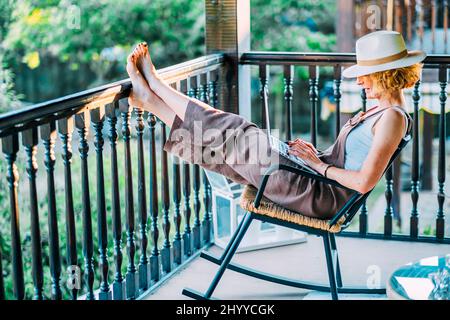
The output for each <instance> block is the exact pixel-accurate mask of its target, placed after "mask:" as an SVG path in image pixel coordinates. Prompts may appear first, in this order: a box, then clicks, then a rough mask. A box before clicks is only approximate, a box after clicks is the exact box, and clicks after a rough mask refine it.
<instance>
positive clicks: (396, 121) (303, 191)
mask: <svg viewBox="0 0 450 320" xmlns="http://www.w3.org/2000/svg"><path fill="white" fill-rule="evenodd" d="M356 58H357V64H356V65H354V66H351V67H349V68H347V69H345V70H344V73H343V75H344V77H349V78H357V83H358V85H360V86H362V87H363V88H364V89H365V91H366V96H367V98H368V99H376V100H378V105H377V106H375V107H373V108H371V109H369V110H367V112H360V113H358V114H357V115H356V116H354V117H353V118H352V119H350V120H349V121H348V122H347V123H346V124H345V125H344V126H343V127H342V129H341V131H340V133H339V136H338V138H337V139H336V141H335V142H334V144H333V145H332V146H330V147H329V148H328V149H327V150H325V151H324V152H319V151H317V150H316V149H315V148H314V146H313V145H312V144H310V143H308V142H306V141H304V140H301V139H296V140H294V141H290V142H289V146H290V150H289V152H290V153H292V154H294V155H296V156H298V157H300V158H302V159H303V160H304V161H306V162H307V164H308V165H309V166H310V167H311V168H313V169H314V170H316V171H317V172H319V173H320V174H322V175H324V176H326V177H328V178H330V179H333V180H336V181H337V182H339V183H340V184H342V185H344V186H346V187H348V188H350V189H353V190H356V191H358V192H360V193H366V192H367V191H369V190H371V189H372V188H373V187H374V186H375V185H376V183H377V182H378V181H379V179H380V178H381V176H382V174H383V172H384V169H385V168H386V166H387V164H388V162H389V160H390V158H391V156H392V154H393V153H394V151H395V150H396V148H397V147H398V145H399V143H400V141H401V139H402V138H403V137H404V136H405V135H406V134H407V133H408V132H409V130H410V128H408V124H409V123H410V121H408V120H410V116H409V115H408V114H407V113H406V112H405V110H404V106H405V97H404V95H403V89H405V88H410V87H412V86H413V85H414V84H415V83H416V82H417V81H418V80H419V78H420V73H421V67H422V64H421V63H420V62H421V61H422V60H423V59H424V58H425V53H424V52H421V51H410V52H408V51H407V50H406V47H405V43H404V40H403V38H402V36H401V35H400V34H399V33H397V32H391V31H377V32H373V33H370V34H368V35H366V36H364V37H362V38H360V39H358V41H357V42H356ZM127 72H128V74H129V75H130V78H131V81H132V85H133V89H132V92H131V94H130V98H129V100H130V104H131V105H133V106H135V107H139V108H144V109H145V110H147V111H149V112H151V113H153V114H154V115H156V116H157V117H158V118H159V119H160V120H161V121H163V122H164V123H165V124H166V125H168V126H169V127H171V132H170V134H169V139H168V141H167V142H166V144H165V146H164V148H165V150H166V151H168V152H171V153H173V154H175V155H177V156H179V157H181V158H183V159H185V160H187V161H190V162H194V163H198V164H199V165H201V166H203V167H205V168H207V169H209V170H213V171H215V172H218V173H221V174H223V175H225V176H227V177H228V178H230V179H232V180H234V181H236V182H238V183H242V184H251V185H254V186H256V187H258V186H259V182H260V181H261V177H262V173H263V172H264V169H265V168H266V167H267V165H266V164H255V163H254V162H249V161H247V162H244V163H242V162H239V161H236V159H237V158H238V157H239V155H244V157H245V159H248V158H249V157H250V158H251V156H252V155H254V154H256V155H257V156H256V158H259V157H260V155H261V148H262V154H264V153H267V154H271V155H273V152H272V151H271V150H270V147H268V146H267V145H264V144H261V143H259V144H258V148H259V150H256V149H258V148H256V144H251V143H250V144H248V143H247V144H245V143H243V141H246V140H245V139H246V138H248V137H250V138H256V137H261V136H265V133H264V132H263V130H261V129H259V128H258V127H257V126H256V125H255V124H253V123H251V122H249V121H247V120H245V119H244V118H242V117H240V116H238V115H236V114H232V113H227V112H223V111H219V110H216V109H214V108H212V107H210V106H208V105H207V104H205V103H203V102H201V101H199V100H197V99H194V98H190V97H187V96H185V95H183V94H181V93H180V92H178V91H176V90H174V89H173V88H172V87H170V86H169V85H167V84H166V83H165V82H164V81H163V80H161V78H160V77H159V76H158V73H157V71H156V69H155V67H154V65H153V63H152V61H151V58H150V54H149V51H148V48H147V45H146V44H145V43H142V44H139V45H138V46H137V47H136V48H135V50H134V51H133V53H132V54H131V55H130V56H129V57H128V61H127ZM196 131H197V133H196ZM230 131H231V133H230ZM199 132H200V135H201V136H200V137H198V133H199ZM255 141H259V142H260V141H267V140H265V139H262V140H255ZM258 152H259V153H258ZM217 153H219V154H220V157H219V158H220V159H221V160H222V161H204V155H205V154H209V155H210V156H211V157H214V156H216V155H217ZM224 159H225V160H224ZM229 159H232V160H231V161H229ZM210 160H211V159H210ZM279 162H280V163H285V164H289V165H292V163H290V161H289V160H287V159H285V158H280V159H279ZM264 195H265V196H266V197H267V198H269V199H270V200H272V201H274V202H276V203H278V204H280V205H282V206H284V207H285V208H287V209H290V210H292V211H295V212H298V213H300V214H303V215H305V216H310V217H314V218H319V219H329V218H331V217H332V216H333V215H334V214H335V213H336V212H337V210H339V209H340V208H341V207H342V205H343V204H344V203H345V202H346V201H347V200H348V198H349V197H350V195H351V192H349V191H346V190H343V189H341V188H337V187H333V186H330V185H327V184H324V183H322V182H318V181H316V180H313V179H309V178H307V177H304V176H300V175H296V174H293V173H290V172H286V171H277V172H276V173H274V174H273V175H272V176H271V178H270V180H269V183H268V185H267V187H266V189H265V192H264Z"/></svg>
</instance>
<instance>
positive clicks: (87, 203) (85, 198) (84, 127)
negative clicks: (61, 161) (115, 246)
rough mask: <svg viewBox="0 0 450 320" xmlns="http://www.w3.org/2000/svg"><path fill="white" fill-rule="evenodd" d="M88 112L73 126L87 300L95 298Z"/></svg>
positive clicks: (76, 116)
mask: <svg viewBox="0 0 450 320" xmlns="http://www.w3.org/2000/svg"><path fill="white" fill-rule="evenodd" d="M89 118H90V117H89V112H87V111H84V112H82V113H79V114H77V115H75V126H76V128H77V131H78V135H79V136H80V142H79V145H78V151H79V152H80V158H81V190H82V191H81V193H82V205H83V255H84V267H85V271H84V273H85V278H86V284H87V296H86V299H87V300H95V295H94V258H93V256H94V243H93V239H92V216H91V198H90V192H89V170H88V168H89V165H88V161H87V160H88V159H87V158H88V152H89V144H88V141H87V136H88V133H89V120H90V119H89Z"/></svg>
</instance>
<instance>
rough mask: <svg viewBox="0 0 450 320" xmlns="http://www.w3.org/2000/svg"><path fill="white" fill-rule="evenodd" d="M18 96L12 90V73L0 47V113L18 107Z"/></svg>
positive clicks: (19, 104)
mask: <svg viewBox="0 0 450 320" xmlns="http://www.w3.org/2000/svg"><path fill="white" fill-rule="evenodd" d="M20 98H21V96H20V95H17V94H16V92H15V91H14V74H13V72H12V71H11V70H10V69H9V68H8V66H7V64H6V62H5V61H4V59H3V53H2V51H1V48H0V113H2V112H5V111H7V110H10V109H13V108H18V107H20V106H21V105H22V104H21V103H20V101H19V99H20Z"/></svg>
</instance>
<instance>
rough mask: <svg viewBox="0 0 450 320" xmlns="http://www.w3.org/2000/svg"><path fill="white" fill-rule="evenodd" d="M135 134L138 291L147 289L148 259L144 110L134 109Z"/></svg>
mask: <svg viewBox="0 0 450 320" xmlns="http://www.w3.org/2000/svg"><path fill="white" fill-rule="evenodd" d="M134 111H135V112H136V133H137V143H138V206H139V220H140V221H139V232H140V236H141V256H140V259H139V267H138V268H139V289H140V290H141V291H145V290H147V288H148V257H147V245H148V238H147V201H146V198H145V197H146V190H145V160H144V140H143V136H144V129H145V124H144V118H143V114H144V110H143V109H139V108H135V109H134Z"/></svg>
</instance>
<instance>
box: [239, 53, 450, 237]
mask: <svg viewBox="0 0 450 320" xmlns="http://www.w3.org/2000/svg"><path fill="white" fill-rule="evenodd" d="M240 63H241V64H246V65H255V66H258V67H259V78H260V96H261V109H260V110H261V113H262V115H261V119H266V117H265V115H264V112H265V111H264V110H265V108H264V103H266V101H268V99H265V98H264V97H265V95H268V94H269V88H268V76H269V66H275V65H276V66H283V70H284V71H283V79H284V95H283V97H282V98H283V104H284V105H285V109H284V115H285V116H284V119H285V120H284V121H285V122H284V123H285V126H286V128H287V130H286V131H285V135H286V136H285V138H286V139H287V140H289V139H291V137H292V99H293V90H292V84H293V80H294V79H293V75H294V66H306V67H307V68H308V70H309V104H310V113H311V114H310V141H311V142H312V143H313V144H314V145H316V143H317V129H318V115H317V112H318V97H319V95H318V85H319V81H320V78H319V69H320V68H321V67H332V68H333V70H334V72H333V82H334V100H335V104H336V114H337V115H340V114H341V97H342V90H341V82H342V76H341V74H342V68H343V67H344V66H345V65H347V64H349V63H356V58H355V55H354V54H347V53H301V52H247V53H244V54H243V55H242V56H241V57H240ZM449 63H450V57H449V56H447V55H429V56H428V57H427V58H426V60H425V61H424V68H425V69H438V72H437V74H438V78H437V79H436V81H437V82H438V83H439V86H440V95H439V100H440V113H439V130H438V131H439V133H438V135H439V138H438V139H439V146H438V151H437V152H438V170H437V177H435V178H436V179H437V182H438V190H437V199H436V212H437V213H436V220H435V229H436V232H435V235H434V236H427V235H419V220H420V219H419V216H420V215H419V214H420V213H419V212H418V201H419V195H420V184H419V181H420V177H419V148H420V144H419V127H420V125H421V124H420V123H419V104H420V102H421V96H420V86H421V83H420V81H418V82H417V83H416V85H415V86H414V90H413V94H412V99H413V105H414V111H413V120H414V127H413V140H412V142H411V143H412V155H411V159H412V163H411V182H410V186H411V201H412V210H411V212H410V221H409V222H410V232H409V234H398V233H394V232H393V207H392V203H393V169H392V166H391V168H389V169H388V170H387V171H386V174H385V179H386V190H385V197H386V208H385V213H384V223H383V229H384V231H383V232H382V233H375V232H369V229H368V210H367V206H366V204H364V205H363V206H362V208H361V211H360V214H359V219H358V221H359V222H358V223H359V231H357V232H355V231H345V232H343V233H342V234H343V235H347V236H357V237H367V238H382V239H397V240H406V241H410V240H411V241H425V242H444V243H450V238H449V237H448V236H446V235H445V212H444V202H445V198H446V195H445V190H444V186H445V178H446V138H447V135H446V122H445V120H446V108H445V105H446V100H447V81H448V65H449ZM305 90H306V88H305ZM366 103H367V99H366V95H365V91H364V89H363V90H361V109H362V110H365V109H366ZM340 118H341V117H340V116H336V117H335V126H334V127H335V137H337V135H338V133H339V131H340V128H341V125H342V124H341V123H340ZM262 126H265V123H264V120H263V122H262ZM425 130H428V129H427V128H425ZM403 152H405V151H403ZM430 210H431V208H430Z"/></svg>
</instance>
